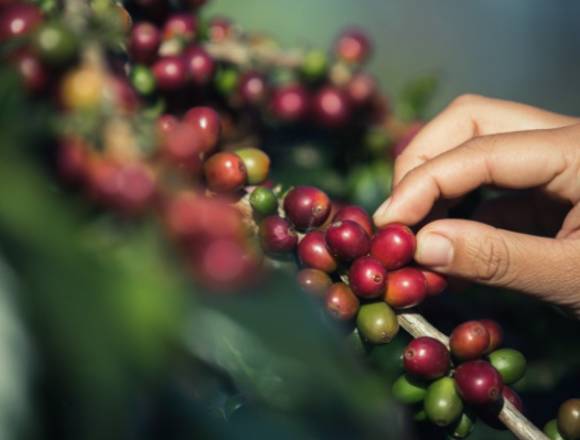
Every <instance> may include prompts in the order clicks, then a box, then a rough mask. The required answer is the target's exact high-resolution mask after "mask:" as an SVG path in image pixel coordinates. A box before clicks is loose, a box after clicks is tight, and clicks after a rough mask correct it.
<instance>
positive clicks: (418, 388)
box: [391, 374, 427, 405]
mask: <svg viewBox="0 0 580 440" xmlns="http://www.w3.org/2000/svg"><path fill="white" fill-rule="evenodd" d="M391 392H392V394H393V397H394V398H395V400H397V401H398V402H401V403H404V404H406V405H412V404H414V403H419V402H422V401H423V399H424V398H425V395H426V394H427V387H426V386H425V384H424V383H422V382H420V381H419V380H418V379H416V378H414V377H412V376H409V375H408V374H403V375H402V376H399V378H398V379H397V380H396V381H395V383H394V384H393V388H392V389H391Z"/></svg>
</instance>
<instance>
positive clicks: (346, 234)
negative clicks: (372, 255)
mask: <svg viewBox="0 0 580 440" xmlns="http://www.w3.org/2000/svg"><path fill="white" fill-rule="evenodd" d="M325 237H326V243H327V244H328V247H329V249H330V251H331V252H332V253H333V254H334V255H335V256H336V257H337V258H338V259H339V260H342V261H352V260H354V259H355V258H358V257H361V256H363V255H365V254H367V253H368V251H369V247H370V240H369V237H368V235H367V233H366V232H365V231H364V229H363V228H361V227H360V226H359V225H358V223H355V222H352V221H350V220H345V221H338V222H334V223H333V224H331V225H330V226H329V227H328V229H327V230H326V236H325Z"/></svg>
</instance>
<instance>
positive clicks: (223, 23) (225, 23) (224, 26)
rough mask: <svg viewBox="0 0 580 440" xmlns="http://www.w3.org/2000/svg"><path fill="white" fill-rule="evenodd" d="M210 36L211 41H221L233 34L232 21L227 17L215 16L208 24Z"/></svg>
mask: <svg viewBox="0 0 580 440" xmlns="http://www.w3.org/2000/svg"><path fill="white" fill-rule="evenodd" d="M208 27H209V29H208V36H209V39H210V40H211V41H214V42H216V43H219V42H221V41H224V40H227V39H228V38H230V37H231V36H232V33H233V26H232V22H231V21H230V20H229V19H227V18H225V17H214V18H212V19H211V20H210V22H209V25H208Z"/></svg>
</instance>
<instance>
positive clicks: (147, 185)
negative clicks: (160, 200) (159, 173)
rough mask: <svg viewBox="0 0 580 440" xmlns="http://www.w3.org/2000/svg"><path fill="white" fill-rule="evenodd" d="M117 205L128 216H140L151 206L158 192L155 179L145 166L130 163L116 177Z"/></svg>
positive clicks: (118, 171) (119, 170) (121, 168)
mask: <svg viewBox="0 0 580 440" xmlns="http://www.w3.org/2000/svg"><path fill="white" fill-rule="evenodd" d="M115 185H116V205H117V207H118V208H119V209H120V210H121V211H123V212H124V213H126V214H138V213H141V212H143V211H144V210H145V209H146V208H148V207H150V206H151V203H152V202H153V199H154V197H155V192H156V184H155V177H154V175H153V173H152V171H151V170H150V169H149V168H147V167H146V166H145V165H144V164H139V163H130V164H125V165H122V166H120V167H119V168H118V170H117V173H116V175H115Z"/></svg>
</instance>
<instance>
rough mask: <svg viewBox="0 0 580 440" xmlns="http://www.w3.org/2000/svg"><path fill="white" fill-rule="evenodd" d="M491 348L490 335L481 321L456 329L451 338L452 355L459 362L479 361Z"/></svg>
mask: <svg viewBox="0 0 580 440" xmlns="http://www.w3.org/2000/svg"><path fill="white" fill-rule="evenodd" d="M488 346H489V334H488V333H487V330H486V329H485V327H484V326H483V324H481V322H479V321H467V322H464V323H463V324H460V325H458V326H457V327H455V329H454V330H453V332H452V333H451V336H449V347H450V348H451V354H453V356H454V357H455V358H456V359H459V360H463V361H465V360H470V359H477V358H479V357H481V356H483V354H484V353H485V351H486V350H487V347H488Z"/></svg>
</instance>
